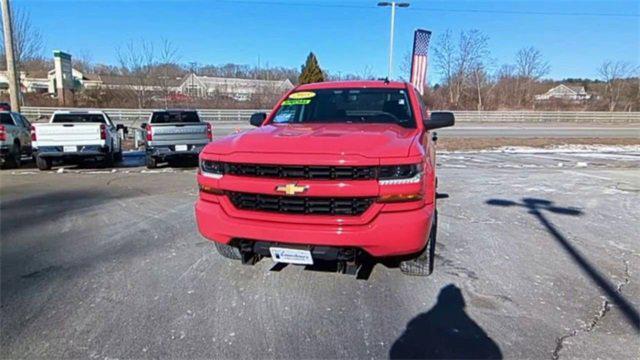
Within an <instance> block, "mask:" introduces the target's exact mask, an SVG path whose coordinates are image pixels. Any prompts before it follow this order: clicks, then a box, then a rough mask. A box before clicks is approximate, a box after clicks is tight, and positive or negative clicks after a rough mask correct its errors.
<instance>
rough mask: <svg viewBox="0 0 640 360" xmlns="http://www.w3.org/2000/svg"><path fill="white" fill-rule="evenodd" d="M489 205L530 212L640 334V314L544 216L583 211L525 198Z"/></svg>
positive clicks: (493, 200) (494, 202)
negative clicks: (514, 207) (523, 209)
mask: <svg viewBox="0 0 640 360" xmlns="http://www.w3.org/2000/svg"><path fill="white" fill-rule="evenodd" d="M487 204H489V205H493V206H503V207H508V206H520V207H524V208H526V209H528V210H529V214H531V215H533V216H535V217H536V218H537V219H538V221H540V223H541V224H542V225H543V226H544V227H545V228H546V229H547V232H548V233H549V234H551V236H553V237H554V238H555V239H556V241H557V242H558V244H560V246H562V248H563V249H564V250H565V251H566V252H567V254H569V256H570V257H571V258H572V259H573V261H574V262H576V263H577V264H578V265H579V266H580V268H581V269H582V270H583V271H584V272H585V273H586V274H587V275H588V276H589V277H590V278H591V280H592V281H593V282H594V283H595V284H596V285H597V286H598V287H599V288H600V289H601V290H602V291H603V292H604V293H605V294H606V296H607V297H608V298H609V300H610V301H612V302H613V303H614V304H616V305H618V307H619V309H620V311H622V314H623V315H624V317H625V318H626V319H627V321H629V323H630V324H631V325H632V326H633V327H634V328H635V330H636V331H638V332H640V314H638V311H637V310H636V309H635V308H634V307H633V305H631V303H629V301H628V300H627V299H625V298H624V297H623V296H622V295H621V294H620V293H619V292H618V290H617V289H616V288H615V286H614V285H613V284H612V283H611V282H610V281H609V280H607V279H606V278H605V277H604V276H603V275H602V274H601V273H600V272H599V271H598V270H597V269H596V268H595V267H594V266H593V265H592V264H591V263H590V262H589V260H587V258H586V257H585V256H584V255H582V254H581V253H580V251H578V249H576V248H575V247H574V246H573V245H572V244H571V243H570V242H569V240H567V238H565V237H564V235H562V233H561V232H560V231H559V230H558V229H557V228H556V227H555V226H554V225H553V224H552V223H551V222H550V221H549V220H548V219H547V218H546V217H545V216H544V214H543V213H542V211H543V210H544V211H549V212H551V213H555V214H562V215H571V216H581V215H582V211H581V210H579V209H575V208H563V207H558V206H554V205H553V202H551V201H548V200H543V199H534V198H524V199H522V203H517V202H515V201H511V200H502V199H491V200H488V201H487Z"/></svg>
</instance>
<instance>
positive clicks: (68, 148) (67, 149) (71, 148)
mask: <svg viewBox="0 0 640 360" xmlns="http://www.w3.org/2000/svg"><path fill="white" fill-rule="evenodd" d="M62 151H63V152H76V151H78V147H77V146H63V147H62Z"/></svg>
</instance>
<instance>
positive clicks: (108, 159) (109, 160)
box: [102, 153, 114, 167]
mask: <svg viewBox="0 0 640 360" xmlns="http://www.w3.org/2000/svg"><path fill="white" fill-rule="evenodd" d="M113 160H114V156H113V153H109V154H107V155H105V156H104V159H103V160H102V166H104V167H112V166H113Z"/></svg>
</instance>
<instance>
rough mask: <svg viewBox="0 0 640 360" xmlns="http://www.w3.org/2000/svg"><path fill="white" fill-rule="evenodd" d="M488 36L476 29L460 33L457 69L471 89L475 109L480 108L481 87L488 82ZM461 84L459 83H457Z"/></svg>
mask: <svg viewBox="0 0 640 360" xmlns="http://www.w3.org/2000/svg"><path fill="white" fill-rule="evenodd" d="M488 41H489V38H488V37H487V36H486V35H484V34H483V33H481V32H480V31H478V30H471V31H469V32H467V33H464V32H463V33H461V34H460V45H459V48H460V49H459V55H458V71H459V72H460V76H459V77H458V78H462V79H463V81H465V82H466V84H468V86H469V87H470V88H471V89H472V91H473V95H472V96H471V97H475V102H476V109H477V110H482V108H483V107H482V98H483V89H484V88H485V87H486V85H487V83H488V75H487V67H488V66H489V64H488V63H489V60H488V58H489V49H488ZM459 86H461V85H459ZM461 92H462V91H461Z"/></svg>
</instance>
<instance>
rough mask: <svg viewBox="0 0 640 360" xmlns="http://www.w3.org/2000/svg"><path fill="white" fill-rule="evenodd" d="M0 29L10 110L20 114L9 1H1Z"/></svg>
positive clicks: (18, 78) (18, 86)
mask: <svg viewBox="0 0 640 360" xmlns="http://www.w3.org/2000/svg"><path fill="white" fill-rule="evenodd" d="M2 27H3V30H4V50H5V56H6V58H7V74H8V75H9V96H10V98H11V110H12V111H16V112H20V77H19V75H18V74H17V73H16V63H15V52H14V50H13V26H12V22H11V8H10V7H9V0H2Z"/></svg>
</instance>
